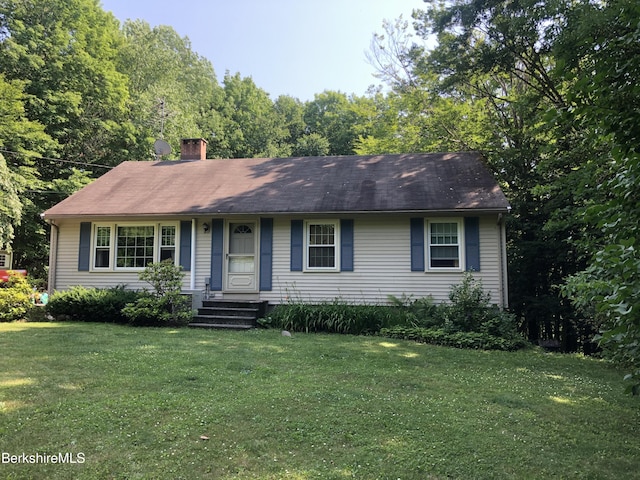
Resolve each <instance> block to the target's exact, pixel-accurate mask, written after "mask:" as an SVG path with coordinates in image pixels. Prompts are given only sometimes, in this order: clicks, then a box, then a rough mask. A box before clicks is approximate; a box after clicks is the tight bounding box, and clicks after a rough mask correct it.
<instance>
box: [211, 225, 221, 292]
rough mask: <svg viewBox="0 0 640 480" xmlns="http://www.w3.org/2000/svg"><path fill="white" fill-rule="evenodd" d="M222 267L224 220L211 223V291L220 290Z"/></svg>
mask: <svg viewBox="0 0 640 480" xmlns="http://www.w3.org/2000/svg"><path fill="white" fill-rule="evenodd" d="M223 266H224V220H222V219H214V220H212V221H211V283H210V288H211V290H217V291H220V290H222V270H223Z"/></svg>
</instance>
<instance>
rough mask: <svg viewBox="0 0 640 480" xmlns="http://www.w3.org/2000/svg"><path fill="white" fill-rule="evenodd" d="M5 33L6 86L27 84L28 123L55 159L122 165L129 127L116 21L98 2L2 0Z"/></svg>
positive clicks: (0, 47) (0, 24)
mask: <svg viewBox="0 0 640 480" xmlns="http://www.w3.org/2000/svg"><path fill="white" fill-rule="evenodd" d="M0 32H2V35H1V36H0V68H1V69H2V71H3V72H4V74H5V76H6V78H7V79H8V80H24V81H25V87H24V89H25V93H26V94H27V97H26V101H25V111H26V116H27V118H28V119H30V120H32V121H38V122H40V123H41V124H42V125H45V132H46V133H47V134H48V135H50V136H51V137H52V138H53V139H54V140H55V141H57V142H58V144H59V146H60V147H59V151H58V154H59V155H61V156H62V157H64V158H67V159H73V160H80V159H82V161H84V162H88V163H101V164H103V163H111V164H114V162H115V163H117V162H118V161H119V159H121V158H122V157H121V156H120V155H119V154H120V153H121V150H120V148H119V146H120V135H121V134H122V132H123V131H126V130H127V128H128V127H129V125H128V122H126V119H125V113H126V102H127V95H128V92H127V86H126V78H125V76H124V75H122V74H121V73H119V72H118V71H117V70H116V66H115V58H116V55H117V51H118V48H119V46H120V45H121V43H122V38H121V35H120V33H119V30H118V24H117V21H116V20H115V18H114V17H113V15H111V14H108V13H106V12H104V11H103V10H102V9H101V8H100V6H99V3H98V2H97V0H39V1H38V2H35V1H33V0H4V1H3V2H2V3H0Z"/></svg>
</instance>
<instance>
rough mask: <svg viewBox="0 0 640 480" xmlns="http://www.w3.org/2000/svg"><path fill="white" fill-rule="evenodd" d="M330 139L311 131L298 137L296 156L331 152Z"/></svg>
mask: <svg viewBox="0 0 640 480" xmlns="http://www.w3.org/2000/svg"><path fill="white" fill-rule="evenodd" d="M329 148H330V145H329V140H327V139H326V138H324V137H323V136H322V135H319V134H317V133H310V134H309V135H304V136H302V137H300V138H299V139H298V141H297V142H296V144H295V146H294V147H293V156H295V157H313V156H316V157H317V156H324V155H327V154H328V152H329Z"/></svg>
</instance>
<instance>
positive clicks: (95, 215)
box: [42, 206, 511, 220]
mask: <svg viewBox="0 0 640 480" xmlns="http://www.w3.org/2000/svg"><path fill="white" fill-rule="evenodd" d="M510 212H511V206H506V207H491V208H451V209H419V210H415V209H413V210H412V209H406V210H318V211H291V210H288V211H269V210H265V211H253V212H233V211H229V212H222V211H187V212H161V213H157V212H154V213H144V212H137V213H79V214H72V213H64V214H57V215H56V214H53V215H51V214H46V213H44V214H42V218H43V219H44V220H55V219H68V218H114V217H120V218H140V217H148V218H163V217H184V216H190V217H204V216H214V217H215V216H233V215H238V216H249V215H253V216H256V215H282V216H291V215H385V214H386V215H417V214H422V215H429V214H430V215H456V214H457V215H460V214H463V215H468V214H471V213H473V214H480V215H482V214H484V215H489V214H499V213H502V214H508V213H510Z"/></svg>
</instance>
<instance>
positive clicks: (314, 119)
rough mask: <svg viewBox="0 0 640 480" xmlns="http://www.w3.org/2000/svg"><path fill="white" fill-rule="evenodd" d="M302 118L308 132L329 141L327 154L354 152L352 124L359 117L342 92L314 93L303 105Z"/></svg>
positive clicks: (355, 137) (355, 136)
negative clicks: (312, 97)
mask: <svg viewBox="0 0 640 480" xmlns="http://www.w3.org/2000/svg"><path fill="white" fill-rule="evenodd" d="M304 120H305V123H306V124H307V127H308V132H309V133H316V134H318V135H320V136H322V137H324V138H326V139H327V140H328V141H329V146H330V147H329V155H352V154H353V153H355V152H354V146H355V141H356V139H357V138H358V134H357V132H356V130H355V129H354V126H355V125H357V124H358V123H359V122H358V121H359V119H358V116H357V114H356V112H355V111H354V110H353V108H352V103H351V102H350V101H349V98H348V97H347V95H345V94H344V93H341V92H332V91H325V92H323V93H319V94H316V95H315V97H314V99H313V100H312V101H310V102H308V103H307V104H306V105H305V112H304Z"/></svg>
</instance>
